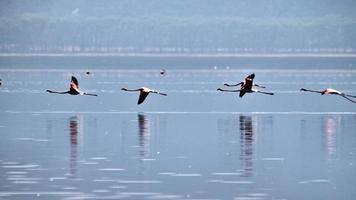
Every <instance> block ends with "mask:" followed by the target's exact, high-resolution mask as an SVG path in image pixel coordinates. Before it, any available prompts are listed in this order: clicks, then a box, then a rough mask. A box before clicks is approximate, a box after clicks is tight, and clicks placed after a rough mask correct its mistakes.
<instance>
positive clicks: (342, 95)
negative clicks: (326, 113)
mask: <svg viewBox="0 0 356 200" xmlns="http://www.w3.org/2000/svg"><path fill="white" fill-rule="evenodd" d="M339 96H341V97H344V98H345V99H347V100H349V101H351V102H352V103H356V101H354V100H352V99H350V98H349V97H347V96H346V95H345V94H339Z"/></svg>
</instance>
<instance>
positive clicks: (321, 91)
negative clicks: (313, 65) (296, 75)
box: [300, 88, 356, 103]
mask: <svg viewBox="0 0 356 200" xmlns="http://www.w3.org/2000/svg"><path fill="white" fill-rule="evenodd" d="M300 91H303V92H314V93H319V94H321V95H324V94H335V95H339V96H341V97H344V98H345V99H347V100H349V101H351V102H352V103H356V101H355V100H352V99H351V98H349V97H352V98H356V96H353V95H348V94H345V93H343V92H340V91H338V90H335V89H331V88H327V89H325V90H310V89H305V88H301V89H300Z"/></svg>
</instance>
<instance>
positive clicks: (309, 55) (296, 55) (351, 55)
mask: <svg viewBox="0 0 356 200" xmlns="http://www.w3.org/2000/svg"><path fill="white" fill-rule="evenodd" d="M0 57H190V58H194V57H197V58H219V57H221V58H229V57H231V58H356V54H355V53H221V54H220V53H211V54H209V53H191V54H188V53H187V54H184V53H182V54H177V53H0Z"/></svg>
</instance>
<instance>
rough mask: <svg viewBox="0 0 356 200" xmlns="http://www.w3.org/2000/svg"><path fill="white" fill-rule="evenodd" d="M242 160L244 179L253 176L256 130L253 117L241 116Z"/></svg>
mask: <svg viewBox="0 0 356 200" xmlns="http://www.w3.org/2000/svg"><path fill="white" fill-rule="evenodd" d="M239 121H240V148H241V150H240V160H241V162H242V165H243V170H244V171H243V174H242V176H244V177H250V176H252V175H253V144H254V130H253V121H252V117H251V116H244V115H240V117H239Z"/></svg>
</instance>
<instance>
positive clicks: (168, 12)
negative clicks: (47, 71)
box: [0, 0, 356, 52]
mask: <svg viewBox="0 0 356 200" xmlns="http://www.w3.org/2000/svg"><path fill="white" fill-rule="evenodd" d="M0 4H1V5H0V9H1V10H0V35H1V37H0V51H2V52H21V51H30V52H31V51H48V52H51V51H53V52H62V51H64V52H66V51H69V52H71V51H78V52H81V51H87V52H92V51H94V52H96V51H109V52H110V51H113V52H120V51H125V50H143V49H146V50H148V51H150V50H151V51H156V50H157V49H158V50H162V49H165V50H167V51H172V52H176V51H185V50H187V49H205V50H211V51H217V50H219V49H234V50H239V51H240V50H241V51H246V50H252V51H253V50H261V51H266V52H268V51H275V50H280V49H292V50H293V49H324V50H328V49H329V50H330V49H331V50H333V49H334V50H335V49H337V50H339V49H343V50H346V51H352V49H356V12H355V10H356V3H355V1H354V0H339V1H335V0H298V1H291V0H268V1H267V0H264V1H263V0H240V1H236V0H169V1H166V0H150V1H141V0H102V1H86V0H61V1H57V0H1V1H0Z"/></svg>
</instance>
